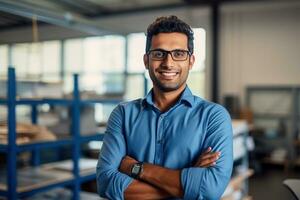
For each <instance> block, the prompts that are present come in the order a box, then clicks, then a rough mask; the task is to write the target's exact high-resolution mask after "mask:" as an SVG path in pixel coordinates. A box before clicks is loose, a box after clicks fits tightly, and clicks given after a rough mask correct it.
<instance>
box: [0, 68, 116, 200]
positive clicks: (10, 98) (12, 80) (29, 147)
mask: <svg viewBox="0 0 300 200" xmlns="http://www.w3.org/2000/svg"><path fill="white" fill-rule="evenodd" d="M119 102H121V100H120V99H85V100H80V94H79V85H78V75H74V89H73V95H72V99H55V98H53V99H52V98H17V97H16V77H15V70H14V69H13V68H11V67H10V68H9V69H8V84H7V98H6V99H4V98H2V99H0V104H1V105H6V106H7V109H8V112H7V116H8V117H7V121H8V131H9V134H8V144H0V152H6V153H7V154H8V155H7V156H6V157H7V169H6V171H7V174H6V185H5V187H0V196H4V197H6V198H8V199H11V200H16V199H18V198H23V197H29V196H31V195H34V194H36V193H39V192H42V191H46V190H49V189H51V188H55V187H63V186H66V185H70V186H72V191H73V199H74V200H78V199H79V194H80V184H81V183H82V182H85V181H89V180H93V179H95V178H96V174H95V172H94V170H93V171H92V172H80V169H79V159H80V157H81V156H80V154H81V143H84V142H88V141H92V140H98V141H101V140H103V136H104V134H102V133H95V134H91V135H80V107H81V106H82V105H87V104H95V103H102V104H104V103H105V104H117V103H119ZM42 104H49V105H62V106H71V109H72V116H71V119H72V127H71V133H72V134H71V136H70V138H65V139H58V140H56V141H47V142H35V143H28V144H22V145H17V144H16V142H15V140H16V135H17V134H16V107H17V106H18V105H28V106H32V116H31V119H32V123H36V122H37V120H36V119H37V115H38V112H37V110H36V106H38V105H42ZM63 145H71V146H72V163H73V169H72V171H71V172H69V176H68V177H67V178H63V176H62V177H61V178H62V179H60V178H58V179H59V180H58V181H54V182H47V183H40V182H38V184H34V185H35V186H34V187H30V186H31V185H28V187H27V185H26V186H25V188H27V189H24V188H23V189H20V187H17V183H18V178H17V174H18V175H19V173H17V166H16V161H17V153H18V152H22V151H31V152H33V156H32V157H33V161H34V162H33V163H34V164H33V165H34V166H37V165H39V157H38V155H39V151H40V149H43V148H53V149H55V148H56V147H59V146H63ZM2 186H3V184H2Z"/></svg>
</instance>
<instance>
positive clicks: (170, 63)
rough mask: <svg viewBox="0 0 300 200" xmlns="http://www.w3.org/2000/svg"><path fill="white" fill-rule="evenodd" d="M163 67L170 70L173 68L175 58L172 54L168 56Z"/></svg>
mask: <svg viewBox="0 0 300 200" xmlns="http://www.w3.org/2000/svg"><path fill="white" fill-rule="evenodd" d="M162 66H163V67H167V68H170V67H172V66H173V58H172V55H171V53H170V52H168V54H167V55H166V57H165V59H164V60H163V62H162Z"/></svg>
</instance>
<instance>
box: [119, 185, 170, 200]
mask: <svg viewBox="0 0 300 200" xmlns="http://www.w3.org/2000/svg"><path fill="white" fill-rule="evenodd" d="M124 197H125V199H126V200H131V199H132V200H135V199H145V200H147V199H165V198H168V197H171V195H169V194H168V193H167V192H166V191H164V190H162V189H160V188H157V187H155V186H152V185H150V184H148V183H144V182H142V181H139V180H134V181H133V182H132V183H131V184H130V185H129V186H128V188H127V189H126V190H125V193H124Z"/></svg>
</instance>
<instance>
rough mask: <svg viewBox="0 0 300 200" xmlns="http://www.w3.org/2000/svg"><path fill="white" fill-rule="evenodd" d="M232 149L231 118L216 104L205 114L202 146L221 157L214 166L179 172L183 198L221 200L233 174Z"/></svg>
mask: <svg viewBox="0 0 300 200" xmlns="http://www.w3.org/2000/svg"><path fill="white" fill-rule="evenodd" d="M232 146H233V142H232V124H231V118H230V116H229V114H228V112H227V111H226V110H225V109H224V108H223V107H222V106H219V105H215V106H214V108H213V109H212V110H211V112H210V115H208V126H207V132H206V138H205V142H204V147H205V148H207V147H212V149H213V151H214V152H215V151H220V152H221V156H220V158H219V159H218V160H217V162H216V165H215V166H213V167H209V168H199V167H191V168H184V169H183V170H182V171H181V183H182V186H183V190H184V199H189V200H192V199H201V200H202V199H205V200H217V199H220V197H221V196H222V194H223V192H224V190H225V188H226V186H227V184H228V183H229V180H230V177H231V173H232V166H233V150H232Z"/></svg>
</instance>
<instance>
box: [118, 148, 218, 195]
mask: <svg viewBox="0 0 300 200" xmlns="http://www.w3.org/2000/svg"><path fill="white" fill-rule="evenodd" d="M211 150H212V149H211V147H209V148H208V149H207V150H206V151H205V152H203V153H202V154H201V155H200V156H199V158H198V160H197V162H196V163H195V165H194V167H202V168H204V167H211V166H213V165H215V164H216V163H215V162H216V160H217V159H218V158H219V156H220V152H212V151H211ZM135 163H137V161H136V160H135V159H133V158H132V157H129V156H126V157H124V158H123V160H122V162H121V165H120V168H119V170H120V171H121V172H122V173H125V174H127V175H130V172H131V168H132V166H133V164H135ZM143 165H144V169H143V172H142V173H141V174H140V176H139V179H138V180H134V181H133V182H132V183H131V184H130V185H129V187H128V188H127V189H126V190H125V194H124V196H125V199H129V200H130V199H164V198H168V197H177V198H182V197H183V188H182V185H181V181H180V175H181V170H172V169H167V168H164V167H161V166H157V165H153V164H150V163H144V164H143Z"/></svg>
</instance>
